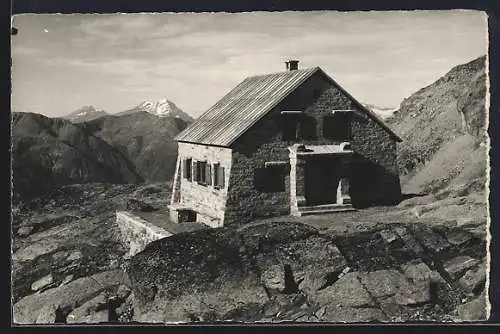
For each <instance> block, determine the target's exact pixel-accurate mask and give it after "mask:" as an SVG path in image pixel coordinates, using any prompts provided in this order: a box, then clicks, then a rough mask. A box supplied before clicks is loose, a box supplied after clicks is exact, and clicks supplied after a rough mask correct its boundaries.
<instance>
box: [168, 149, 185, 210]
mask: <svg viewBox="0 0 500 334" xmlns="http://www.w3.org/2000/svg"><path fill="white" fill-rule="evenodd" d="M181 161H182V157H181V156H178V157H177V163H176V165H175V174H174V182H173V187H172V198H171V199H170V204H175V203H179V201H180V196H181V177H182V176H181V173H182V171H181V167H182V163H181Z"/></svg>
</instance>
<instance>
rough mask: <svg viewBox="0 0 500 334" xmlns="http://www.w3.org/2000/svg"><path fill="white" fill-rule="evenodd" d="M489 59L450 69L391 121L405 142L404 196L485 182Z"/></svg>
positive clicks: (460, 189) (456, 190) (474, 186)
mask: <svg viewBox="0 0 500 334" xmlns="http://www.w3.org/2000/svg"><path fill="white" fill-rule="evenodd" d="M485 61H486V56H482V57H479V58H477V59H475V60H473V61H470V62H468V63H466V64H462V65H458V66H455V67H454V68H452V69H451V70H450V71H449V72H448V73H446V74H445V75H444V76H443V77H441V78H439V79H438V80H437V81H435V82H434V83H432V84H431V85H429V86H427V87H424V88H422V89H420V90H419V91H417V92H416V93H414V94H413V95H411V96H410V97H408V98H407V99H405V100H403V102H402V103H401V106H400V108H399V110H398V111H397V112H396V113H395V114H394V116H393V117H391V118H389V119H388V120H387V121H388V123H389V125H390V126H391V127H392V128H393V129H394V130H395V131H396V133H398V134H399V135H400V136H401V137H402V139H403V142H402V143H401V144H400V145H399V146H398V163H399V168H400V172H401V173H402V181H403V190H404V191H406V192H451V193H458V194H460V193H461V194H465V193H467V192H471V191H476V190H480V189H484V186H485V181H486V154H487V152H486V147H485V140H486V136H487V132H486V113H487V110H486V108H485V101H486V93H487V90H486V78H487V77H486V68H485Z"/></svg>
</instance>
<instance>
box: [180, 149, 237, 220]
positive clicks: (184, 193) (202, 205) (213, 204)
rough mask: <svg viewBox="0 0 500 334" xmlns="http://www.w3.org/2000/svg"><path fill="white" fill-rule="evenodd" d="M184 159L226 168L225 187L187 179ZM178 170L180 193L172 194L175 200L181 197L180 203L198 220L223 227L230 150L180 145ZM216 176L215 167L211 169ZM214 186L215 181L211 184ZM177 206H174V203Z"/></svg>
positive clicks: (229, 170) (229, 167)
mask: <svg viewBox="0 0 500 334" xmlns="http://www.w3.org/2000/svg"><path fill="white" fill-rule="evenodd" d="M185 158H191V159H193V160H200V161H206V162H207V163H208V164H215V163H219V164H220V166H221V167H224V177H225V180H224V188H222V189H215V187H214V186H213V184H212V185H202V184H199V183H197V182H194V181H191V180H188V179H186V178H184V175H182V173H183V166H182V161H183V160H184V159H185ZM177 159H178V164H177V166H178V168H177V170H176V178H175V179H176V180H179V188H178V191H179V194H180V195H177V194H176V193H175V192H174V193H173V194H172V196H173V198H176V197H177V196H178V197H179V202H178V203H180V204H182V205H185V206H187V207H189V208H191V209H192V210H194V211H196V213H197V221H199V222H201V223H205V224H207V225H209V226H211V227H219V226H222V224H223V221H224V210H225V204H226V197H227V188H228V184H229V175H230V173H231V149H230V148H224V147H215V146H208V145H196V144H190V143H179V154H178V158H177ZM212 173H213V168H212ZM177 175H178V176H179V177H177ZM212 183H213V182H212ZM172 204H174V203H172Z"/></svg>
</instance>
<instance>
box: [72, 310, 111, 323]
mask: <svg viewBox="0 0 500 334" xmlns="http://www.w3.org/2000/svg"><path fill="white" fill-rule="evenodd" d="M103 322H104V323H105V322H109V312H108V310H102V311H98V312H92V313H90V314H88V315H85V316H82V317H80V318H75V319H73V318H72V317H71V314H70V315H69V316H68V319H67V323H68V324H99V323H103Z"/></svg>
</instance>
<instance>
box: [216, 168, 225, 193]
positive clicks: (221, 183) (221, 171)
mask: <svg viewBox="0 0 500 334" xmlns="http://www.w3.org/2000/svg"><path fill="white" fill-rule="evenodd" d="M217 169H218V172H217V186H219V187H220V188H224V167H221V166H217Z"/></svg>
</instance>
